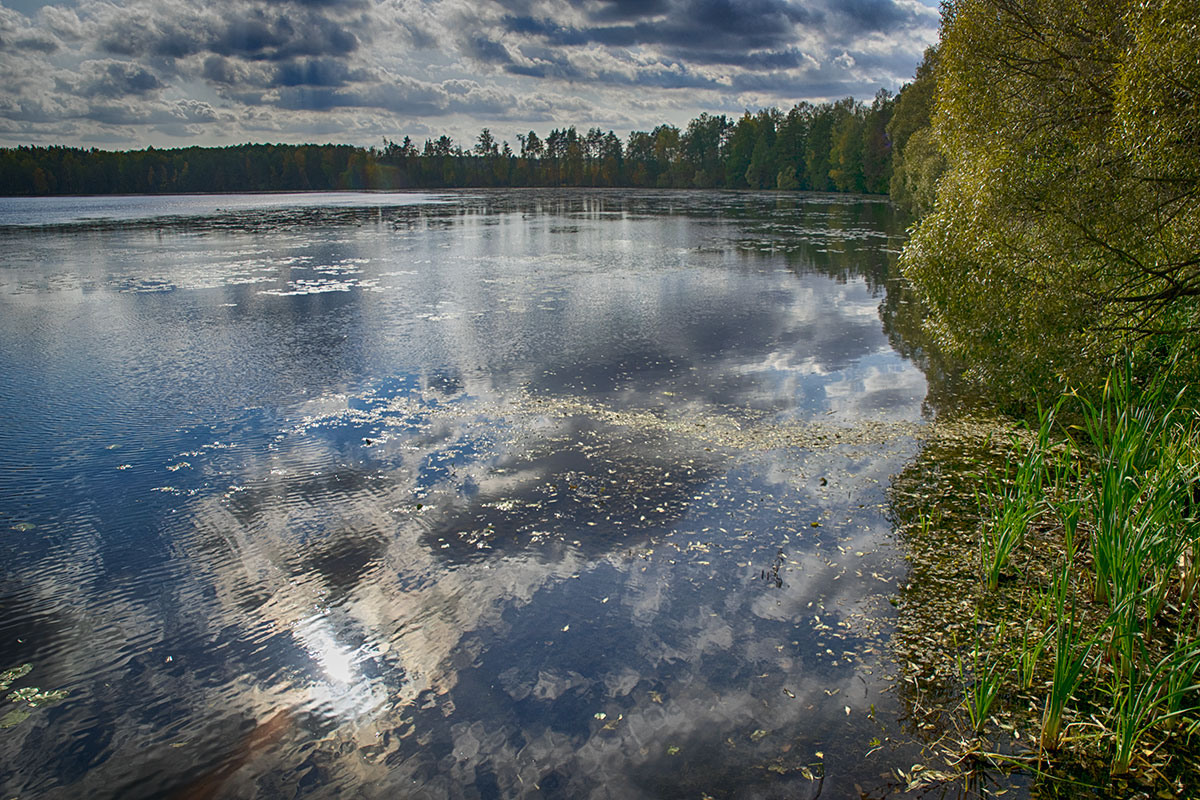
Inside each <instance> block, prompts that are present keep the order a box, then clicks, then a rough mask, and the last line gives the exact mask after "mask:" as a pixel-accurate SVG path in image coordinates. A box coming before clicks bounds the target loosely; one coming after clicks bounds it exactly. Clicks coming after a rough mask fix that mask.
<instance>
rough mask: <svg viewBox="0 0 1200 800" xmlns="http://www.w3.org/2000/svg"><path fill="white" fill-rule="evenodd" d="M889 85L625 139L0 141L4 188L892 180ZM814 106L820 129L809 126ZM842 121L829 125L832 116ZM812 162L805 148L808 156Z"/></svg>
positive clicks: (756, 184)
mask: <svg viewBox="0 0 1200 800" xmlns="http://www.w3.org/2000/svg"><path fill="white" fill-rule="evenodd" d="M893 105H894V101H893V98H892V97H891V96H890V95H889V94H888V93H886V92H881V93H880V94H879V95H877V96H876V98H875V101H874V103H873V104H872V105H871V106H870V107H869V108H868V107H866V106H863V105H862V104H861V103H857V102H855V101H854V100H853V99H851V98H846V99H844V100H839V101H838V102H837V103H835V104H825V105H822V106H812V105H810V104H808V103H801V104H799V105H797V106H795V107H794V108H792V109H791V110H790V111H788V112H787V113H786V114H784V113H783V112H781V111H779V110H778V109H774V108H767V109H762V110H760V111H758V112H757V113H754V114H751V113H750V112H746V113H745V114H744V115H743V116H742V117H741V118H740V119H739V120H737V122H736V123H735V122H732V121H730V120H729V119H728V118H726V117H725V116H723V115H722V116H713V115H710V114H701V115H700V116H699V117H697V118H696V119H693V120H692V121H691V122H690V123H688V125H687V128H686V129H685V130H680V129H679V128H676V127H675V126H674V125H659V126H658V127H656V128H654V130H652V131H649V132H647V131H634V132H632V133H630V134H629V137H628V139H627V140H626V141H625V142H624V143H622V141H621V139H619V138H618V137H617V135H616V134H615V133H613V132H612V131H608V132H607V133H605V132H604V131H602V130H600V129H599V128H591V129H589V130H588V131H587V132H586V133H580V132H579V131H578V130H577V129H576V128H575V127H574V126H572V127H568V128H563V129H558V128H556V129H554V130H551V131H550V132H549V133H548V134H547V135H546V136H545V137H544V138H543V137H541V136H539V135H538V134H537V133H536V132H535V131H529V132H528V133H525V134H518V135H517V144H518V149H517V151H516V152H514V151H513V148H512V147H511V146H510V145H509V143H508V142H501V141H498V140H497V138H496V137H495V135H493V133H492V131H491V130H490V129H488V128H484V129H483V130H482V131H480V133H479V135H478V136H477V137H476V139H475V142H474V144H472V145H470V146H469V147H467V148H465V149H464V148H463V147H462V146H459V145H457V144H455V142H454V141H453V140H452V139H451V138H450V137H448V136H439V137H437V138H436V139H427V140H426V141H425V143H424V146H423V147H420V148H418V147H417V145H416V144H414V143H413V141H412V140H411V139H409V138H408V137H405V138H404V141H403V142H402V143H401V144H397V143H396V142H393V141H390V140H387V139H385V140H384V142H383V146H382V147H381V148H374V147H373V148H368V149H363V148H357V147H350V146H345V145H242V146H238V147H227V148H201V147H190V148H183V149H179V150H155V149H154V148H148V149H147V150H142V151H129V152H107V151H101V150H95V149H92V150H82V149H77V148H67V147H48V148H45V147H18V148H12V149H0V194H9V195H44V194H108V193H130V194H154V193H188V192H245V191H278V190H283V191H308V190H321V191H328V190H337V189H409V188H442V187H469V186H645V187H662V188H703V189H707V188H729V189H747V188H751V189H783V190H796V189H812V188H816V189H820V190H823V191H834V190H837V191H852V192H862V191H868V192H880V193H882V192H886V191H887V188H888V181H889V180H890V176H891V172H892V163H891V162H892V153H891V139H890V136H889V134H888V133H887V124H888V122H889V121H890V120H891V115H892V108H893ZM815 120H820V124H819V125H818V128H819V130H818V135H817V136H816V137H815V138H814V137H813V136H811V135H810V132H811V129H812V127H813V125H814V121H815ZM835 124H836V126H837V130H836V137H835V136H834V133H835V131H834V126H835ZM813 160H815V161H814V162H813V164H812V165H811V166H810V163H809V162H810V161H813Z"/></svg>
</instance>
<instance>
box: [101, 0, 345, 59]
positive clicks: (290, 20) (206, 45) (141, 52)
mask: <svg viewBox="0 0 1200 800" xmlns="http://www.w3.org/2000/svg"><path fill="white" fill-rule="evenodd" d="M360 43H361V40H360V37H359V34H358V33H356V32H355V31H353V30H351V29H350V27H349V26H348V25H347V24H346V23H344V22H342V21H341V20H338V19H333V18H331V17H329V16H326V15H323V14H321V13H319V12H318V11H314V10H312V9H305V10H303V11H299V12H297V10H296V9H291V10H288V11H284V12H277V13H272V12H269V11H268V10H266V9H264V8H261V7H260V8H255V9H243V10H241V11H240V13H236V14H230V15H228V16H227V17H226V18H225V19H212V18H193V19H190V20H181V21H170V20H152V21H141V20H130V19H124V18H122V19H118V20H114V21H113V22H112V23H110V25H109V26H108V29H107V30H106V31H104V32H103V33H102V35H101V38H100V45H101V47H102V48H103V49H104V50H106V51H108V52H110V53H114V54H118V55H124V56H130V57H134V56H161V57H165V58H176V59H178V58H185V57H187V56H189V55H193V54H196V53H205V52H209V53H216V54H217V55H223V56H236V57H239V58H245V59H249V60H265V61H279V60H283V59H288V58H294V57H297V56H345V55H349V54H350V53H353V52H354V51H355V50H357V49H358V47H359V45H360Z"/></svg>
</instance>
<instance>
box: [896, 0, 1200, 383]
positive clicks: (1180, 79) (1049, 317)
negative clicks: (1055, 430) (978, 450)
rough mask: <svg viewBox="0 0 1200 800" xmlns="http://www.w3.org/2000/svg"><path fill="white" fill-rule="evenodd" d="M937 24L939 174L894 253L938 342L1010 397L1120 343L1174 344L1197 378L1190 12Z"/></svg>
mask: <svg viewBox="0 0 1200 800" xmlns="http://www.w3.org/2000/svg"><path fill="white" fill-rule="evenodd" d="M944 14H945V16H944V20H943V36H942V50H941V55H940V63H939V65H938V67H937V75H938V79H937V100H936V109H935V113H934V131H933V133H934V135H935V137H936V142H937V144H938V146H940V147H941V149H942V151H943V153H944V155H945V158H946V161H947V164H948V169H947V171H946V173H945V174H944V175H943V176H942V177H941V179H940V180H939V181H938V182H937V187H936V200H935V202H934V206H933V210H932V212H931V213H930V214H928V215H927V216H926V217H925V218H924V219H922V221H921V222H920V224H919V226H918V227H917V229H916V231H915V234H914V236H913V238H912V240H911V242H910V244H909V246H908V247H907V248H906V251H905V253H904V256H903V257H902V265H903V269H904V271H905V273H906V275H907V276H908V277H909V278H910V279H911V280H912V281H913V282H914V284H915V285H916V286H917V287H918V289H919V290H920V292H921V294H922V296H923V297H924V299H925V301H926V303H927V304H928V306H929V308H930V312H931V317H930V325H931V326H932V328H933V330H934V331H936V333H937V335H938V338H939V339H940V340H941V341H942V343H943V345H944V346H945V347H947V348H948V349H949V350H950V351H951V353H952V354H954V355H957V356H959V357H960V358H962V359H963V360H964V362H965V363H967V364H969V365H970V367H971V369H972V371H973V372H974V373H975V374H977V375H979V376H980V377H983V378H986V379H988V380H989V382H990V383H991V385H993V386H999V387H1004V388H1005V389H1006V391H1007V392H1008V393H1009V394H1010V395H1012V396H1014V397H1028V396H1029V395H1030V394H1031V393H1033V392H1034V391H1035V390H1036V389H1037V388H1039V387H1047V386H1049V387H1055V388H1057V387H1058V386H1060V385H1061V384H1063V383H1070V384H1072V385H1075V386H1083V387H1087V386H1088V385H1091V384H1093V383H1094V382H1098V381H1099V380H1101V377H1102V376H1103V375H1104V374H1106V373H1107V371H1108V367H1109V364H1110V363H1111V361H1112V360H1113V359H1115V358H1116V357H1118V355H1120V354H1123V353H1125V352H1129V351H1131V352H1133V354H1134V355H1135V356H1140V355H1145V356H1152V357H1151V358H1149V359H1146V360H1145V363H1147V364H1152V363H1154V361H1155V360H1156V359H1158V358H1161V356H1162V355H1163V354H1165V353H1168V352H1171V351H1175V352H1179V353H1181V354H1182V355H1183V357H1184V358H1185V360H1187V365H1186V368H1187V369H1189V370H1191V375H1193V376H1194V375H1197V374H1200V370H1197V364H1198V359H1200V356H1197V355H1196V353H1197V352H1198V350H1200V348H1197V347H1196V345H1197V344H1200V341H1197V337H1198V334H1200V318H1198V309H1200V306H1198V304H1197V302H1196V298H1197V297H1200V156H1197V147H1196V142H1197V141H1198V140H1200V139H1198V137H1197V133H1198V132H1200V123H1198V122H1197V120H1200V114H1198V112H1200V99H1198V98H1200V66H1198V65H1200V32H1198V30H1197V26H1196V23H1195V6H1194V3H1193V2H1190V0H1157V1H1156V2H1154V3H1142V2H1135V0H952V2H950V3H948V4H946V5H945V6H944ZM916 141H917V134H915V133H914V134H912V136H911V138H910V140H909V141H908V142H907V143H906V144H907V145H908V146H909V147H913V146H915V145H914V143H915V142H916ZM905 161H907V156H906V157H905Z"/></svg>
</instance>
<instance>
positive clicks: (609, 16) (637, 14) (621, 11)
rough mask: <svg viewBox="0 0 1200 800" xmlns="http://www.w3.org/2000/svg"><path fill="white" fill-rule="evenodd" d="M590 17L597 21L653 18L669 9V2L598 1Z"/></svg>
mask: <svg viewBox="0 0 1200 800" xmlns="http://www.w3.org/2000/svg"><path fill="white" fill-rule="evenodd" d="M594 6H595V8H596V10H594V11H593V12H592V14H591V16H592V17H593V18H594V19H599V20H630V19H644V18H646V17H654V16H658V15H659V14H665V13H666V12H667V11H669V10H670V9H671V3H670V2H669V0H599V1H598V2H596V3H595V4H594Z"/></svg>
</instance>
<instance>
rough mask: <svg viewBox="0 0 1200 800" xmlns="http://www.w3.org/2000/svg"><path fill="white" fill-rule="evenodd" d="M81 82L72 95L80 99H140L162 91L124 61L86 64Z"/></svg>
mask: <svg viewBox="0 0 1200 800" xmlns="http://www.w3.org/2000/svg"><path fill="white" fill-rule="evenodd" d="M82 72H83V76H84V78H83V80H82V81H81V82H80V83H79V84H78V86H76V87H75V91H76V92H77V93H78V94H80V95H82V96H83V97H125V96H127V95H144V94H149V93H150V92H155V91H158V90H159V89H162V88H163V86H164V85H163V83H162V82H161V81H160V80H159V79H158V78H157V77H156V76H155V75H154V73H152V72H150V71H149V70H148V69H146V68H145V67H143V66H142V65H140V64H134V63H130V62H128V61H112V60H108V61H88V62H84V64H83V69H82Z"/></svg>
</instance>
